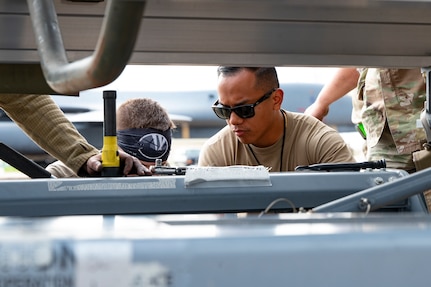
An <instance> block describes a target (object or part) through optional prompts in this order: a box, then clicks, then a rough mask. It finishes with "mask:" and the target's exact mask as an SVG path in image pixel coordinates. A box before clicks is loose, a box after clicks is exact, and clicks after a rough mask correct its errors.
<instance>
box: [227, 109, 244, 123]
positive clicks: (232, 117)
mask: <svg viewBox="0 0 431 287" xmlns="http://www.w3.org/2000/svg"><path fill="white" fill-rule="evenodd" d="M243 120H244V119H243V118H241V117H240V116H238V115H237V114H236V113H234V112H232V113H231V114H230V117H229V119H228V121H229V123H230V124H231V125H237V124H240V123H242V121H243Z"/></svg>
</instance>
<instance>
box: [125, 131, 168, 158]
mask: <svg viewBox="0 0 431 287" xmlns="http://www.w3.org/2000/svg"><path fill="white" fill-rule="evenodd" d="M171 138H172V131H171V129H167V130H166V131H161V130H156V129H146V128H145V129H127V130H121V131H117V141H118V146H119V147H120V148H121V149H122V150H123V151H125V152H127V153H128V154H130V155H133V156H136V157H137V158H139V159H140V160H143V161H146V162H155V161H156V159H159V158H160V159H162V161H166V160H167V159H168V156H169V152H170V151H171Z"/></svg>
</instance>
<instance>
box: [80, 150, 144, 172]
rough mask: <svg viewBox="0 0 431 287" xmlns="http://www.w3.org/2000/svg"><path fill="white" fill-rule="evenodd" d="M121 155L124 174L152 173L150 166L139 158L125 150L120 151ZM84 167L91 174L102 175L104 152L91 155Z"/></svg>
mask: <svg viewBox="0 0 431 287" xmlns="http://www.w3.org/2000/svg"><path fill="white" fill-rule="evenodd" d="M118 155H119V156H120V166H121V167H124V168H123V174H124V175H126V176H129V175H152V172H151V171H150V169H149V168H147V167H145V165H143V164H142V163H141V162H140V161H139V159H137V158H136V157H134V156H131V155H129V154H128V153H125V152H123V151H118ZM83 169H84V170H85V171H86V172H87V174H89V175H93V176H94V175H100V173H101V172H102V154H101V153H99V154H96V155H93V156H92V157H90V158H89V159H88V160H87V162H86V163H85V164H84V166H83Z"/></svg>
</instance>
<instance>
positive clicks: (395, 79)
mask: <svg viewBox="0 0 431 287" xmlns="http://www.w3.org/2000/svg"><path fill="white" fill-rule="evenodd" d="M361 79H362V84H363V85H362V86H361ZM357 97H358V98H357V99H356V100H362V99H363V106H362V110H361V112H362V113H361V118H362V122H363V124H364V127H365V130H366V133H367V153H368V154H367V158H368V159H369V160H378V159H382V158H385V159H386V163H387V166H388V167H390V168H399V169H404V170H407V171H409V170H414V163H413V160H412V152H414V151H417V150H420V149H421V148H422V144H423V143H424V142H425V139H426V137H425V132H424V130H423V128H422V127H421V126H417V122H418V120H419V117H420V113H421V111H422V110H423V108H424V102H425V99H426V85H425V81H424V79H423V77H422V73H421V71H420V69H374V68H373V69H371V68H368V69H363V70H361V77H360V80H359V83H358V96H357Z"/></svg>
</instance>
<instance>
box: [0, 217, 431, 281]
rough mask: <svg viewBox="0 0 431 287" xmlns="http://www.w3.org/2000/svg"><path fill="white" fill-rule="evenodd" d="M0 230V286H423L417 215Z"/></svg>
mask: <svg viewBox="0 0 431 287" xmlns="http://www.w3.org/2000/svg"><path fill="white" fill-rule="evenodd" d="M0 229H1V230H2V232H1V233H0V266H1V267H2V269H1V270H2V272H1V273H0V284H2V286H77V287H78V286H79V287H85V286H104V287H111V286H112V287H114V286H115V287H123V286H124V287H126V286H171V287H179V286H181V287H203V286H204V287H210V286H211V287H213V286H217V287H224V286H248V287H261V286H270V285H277V286H279V285H289V286H290V285H294V286H352V287H356V286H358V287H362V286H427V285H428V284H429V276H428V273H429V258H430V256H431V240H430V238H431V218H430V217H429V216H423V215H404V216H398V215H391V216H387V215H386V216H382V215H379V214H376V215H369V216H367V217H364V216H362V215H360V216H354V215H351V214H343V213H338V214H325V215H310V214H290V215H283V216H279V217H275V216H268V217H262V218H256V217H250V218H243V219H228V218H220V217H218V216H217V215H207V216H202V217H200V218H199V219H197V218H196V217H194V216H188V215H187V216H186V215H184V216H181V215H176V216H158V217H144V216H115V217H102V216H84V217H79V216H74V217H58V218H36V219H22V218H0ZM30 283H31V284H33V285H30ZM36 283H39V284H36ZM54 283H56V284H57V285H55V284H54ZM26 284H28V285H26Z"/></svg>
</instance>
